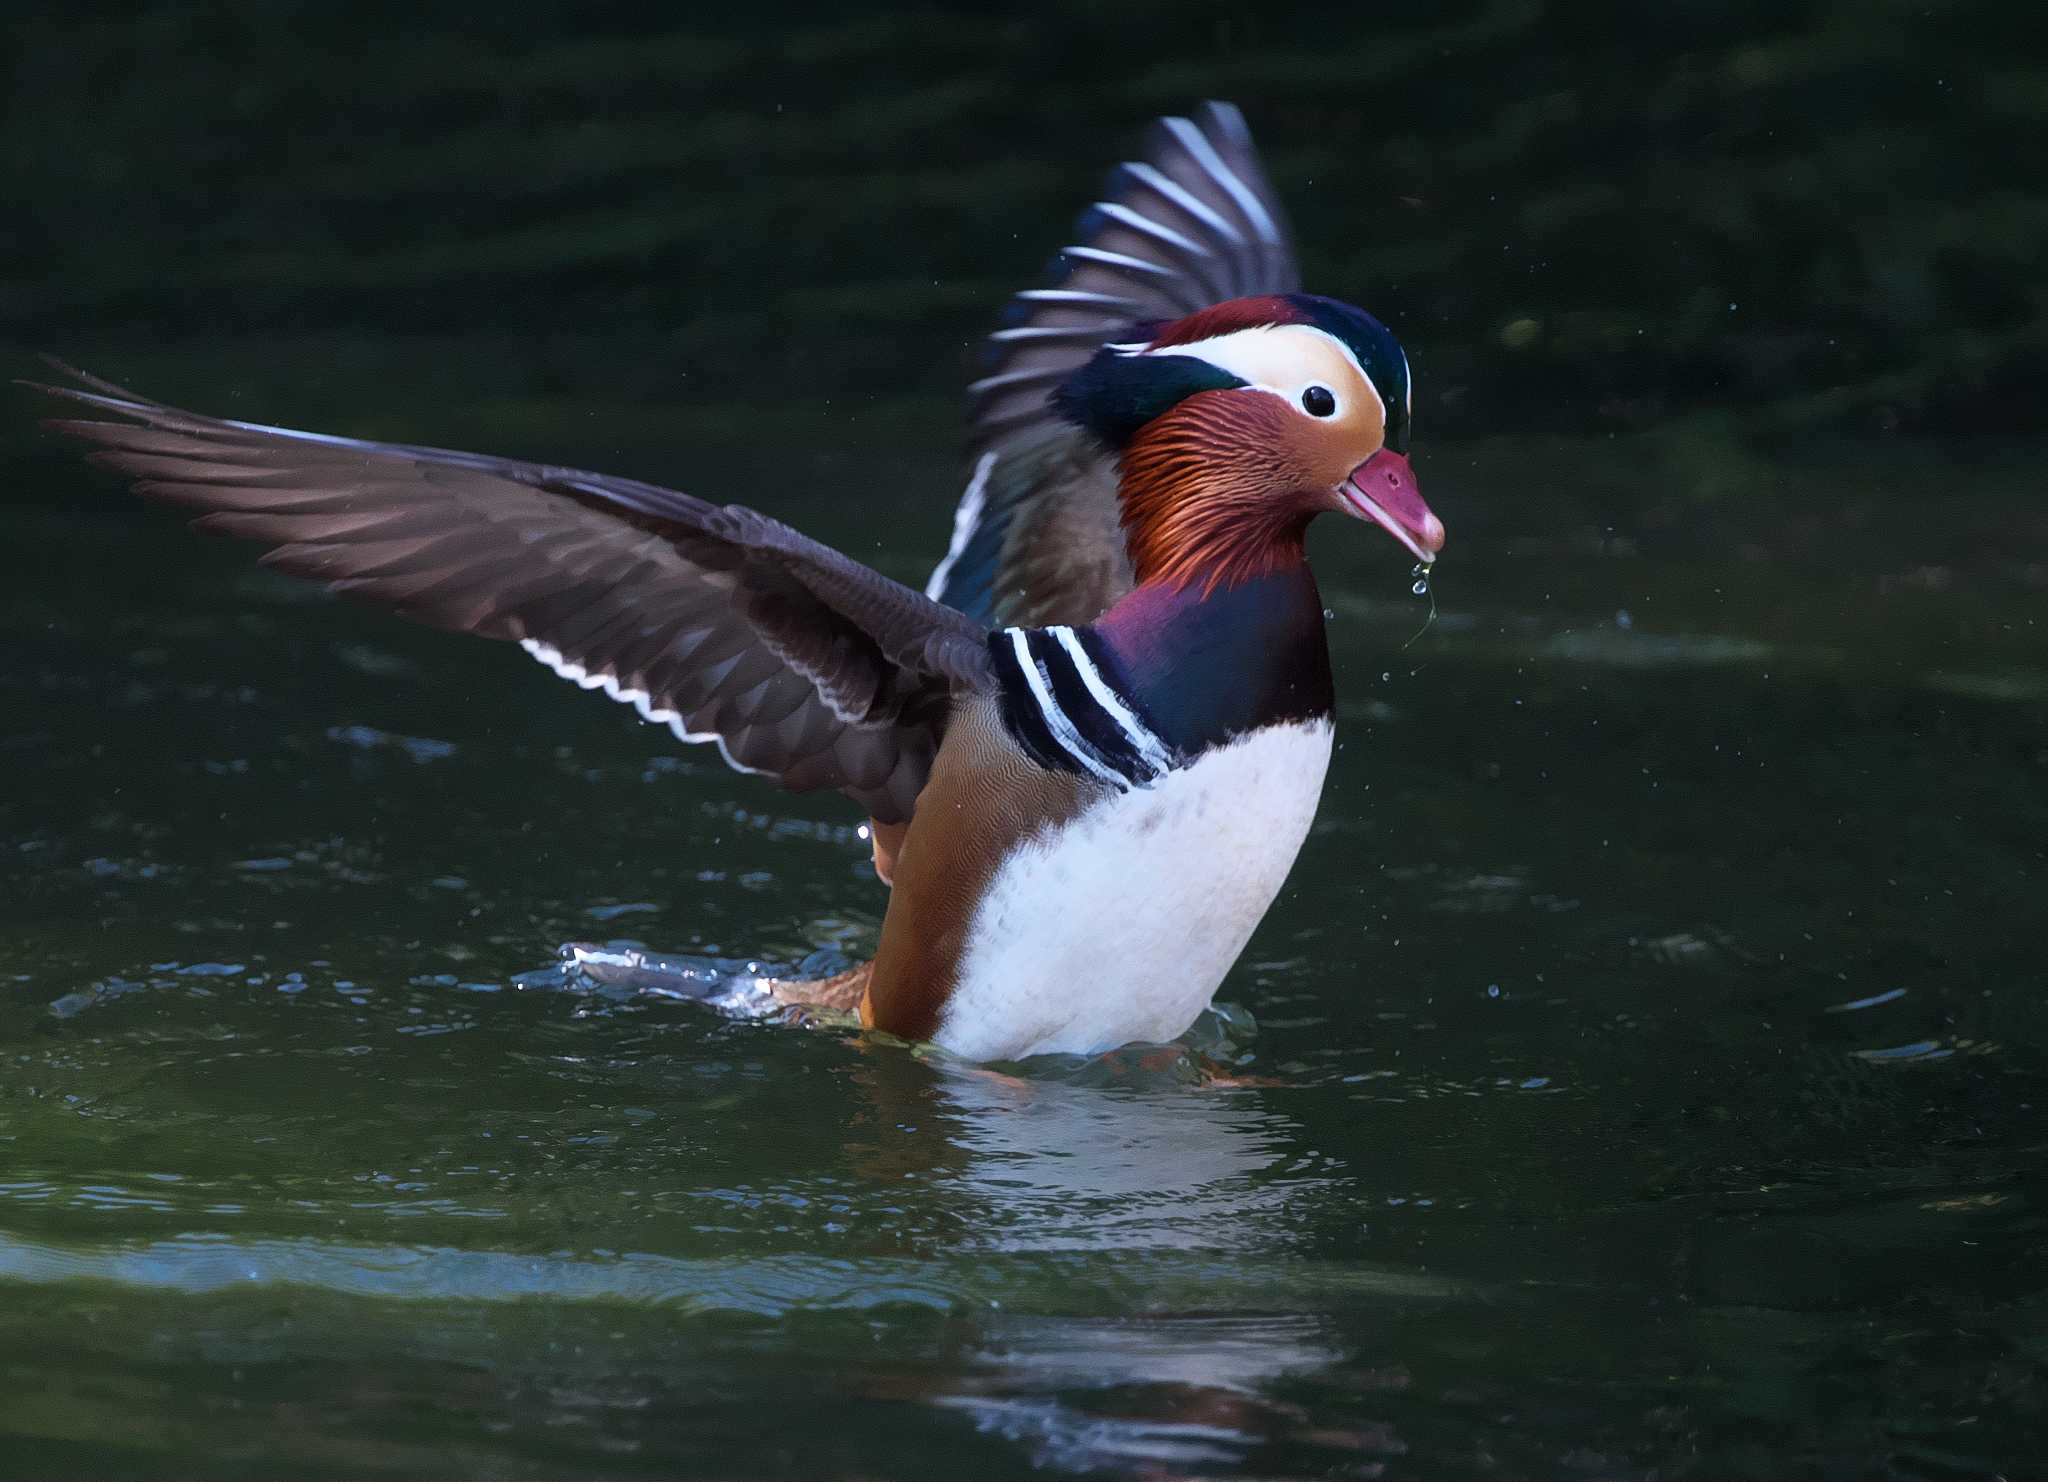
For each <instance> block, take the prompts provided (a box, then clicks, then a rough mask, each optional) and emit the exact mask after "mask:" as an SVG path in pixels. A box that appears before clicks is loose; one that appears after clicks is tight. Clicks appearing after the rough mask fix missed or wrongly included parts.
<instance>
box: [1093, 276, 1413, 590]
mask: <svg viewBox="0 0 2048 1482" xmlns="http://www.w3.org/2000/svg"><path fill="white" fill-rule="evenodd" d="M1144 334H1145V337H1144V338H1143V339H1135V338H1134V339H1133V340H1132V341H1131V342H1128V343H1123V344H1114V345H1106V346H1104V347H1103V348H1102V349H1101V350H1100V351H1098V352H1097V353H1096V355H1095V356H1094V357H1093V358H1092V359H1090V360H1089V361H1088V362H1087V364H1085V365H1083V366H1082V367H1081V369H1080V370H1078V371H1076V372H1075V373H1074V374H1073V375H1072V376H1070V377H1069V378H1068V379H1067V380H1066V381H1065V382H1064V383H1063V384H1062V385H1061V386H1060V387H1059V389H1058V390H1057V391H1055V392H1054V393H1053V404H1054V406H1055V408H1056V409H1057V410H1058V411H1059V413H1060V414H1061V415H1062V416H1063V417H1065V418H1066V419H1067V420H1068V421H1071V422H1074V423H1077V424H1079V425H1080V426H1082V427H1084V428H1086V429H1087V430H1089V431H1090V432H1092V433H1094V434H1095V435H1096V436H1097V437H1099V438H1100V439H1101V440H1102V441H1103V443H1104V444H1106V445H1107V446H1108V447H1109V449H1110V450H1111V451H1112V452H1114V453H1115V454H1116V456H1117V459H1118V468H1119V492H1120V495H1121V499H1122V504H1123V525H1124V531H1125V536H1126V539H1127V541H1128V543H1129V546H1130V552H1131V563H1132V567H1133V570H1134V573H1135V575H1136V578H1137V581H1138V583H1139V584H1140V585H1147V584H1150V583H1154V582H1163V583H1166V584H1168V585H1173V586H1184V585H1188V584H1190V583H1194V582H1200V583H1202V584H1203V586H1204V589H1205V590H1208V589H1213V588H1214V587H1216V586H1219V585H1221V586H1228V585H1232V584H1234V583H1236V582H1239V581H1243V580H1247V579H1249V578H1251V577H1254V576H1258V575H1261V574H1263V573H1265V572H1267V571H1270V570H1273V569H1275V568H1277V567H1279V566H1281V565H1284V564H1286V563H1288V562H1290V561H1298V560H1300V559H1302V539H1303V536H1304V534H1305V532H1306V530H1307V528H1308V522H1309V521H1310V520H1312V519H1314V518H1315V517H1316V516H1317V515H1319V514H1321V513H1323V512H1324V511H1326V510H1335V511H1341V512H1343V513H1345V514H1348V515H1352V516H1355V517H1357V518H1359V519H1365V520H1371V521H1372V522H1373V523H1375V524H1377V525H1379V526H1381V527H1382V528H1383V529H1385V530H1386V531H1387V532H1388V533H1389V534H1390V535H1392V536H1393V537H1394V538H1395V539H1396V540H1398V541H1400V542H1401V544H1402V545H1403V546H1405V547H1407V549H1408V550H1409V551H1410V552H1411V553H1412V554H1413V555H1414V556H1415V557H1416V559H1417V560H1420V561H1423V562H1429V561H1433V560H1435V559H1436V554H1437V552H1438V551H1439V550H1441V549H1442V548H1443V543H1444V527H1443V523H1442V521H1440V520H1438V519H1437V517H1436V516H1435V515H1434V514H1432V513H1430V510H1429V506H1428V505H1426V504H1424V503H1423V501H1422V495H1421V493H1420V492H1419V491H1418V490H1417V488H1416V485H1415V475H1414V473H1413V471H1411V470H1410V468H1409V466H1408V415H1409V385H1408V357H1407V356H1406V355H1405V354H1404V353H1403V352H1402V350H1401V346H1400V344H1399V342H1398V341H1396V340H1395V338H1394V336H1393V335H1392V334H1391V333H1390V332H1389V331H1388V329H1387V328H1386V326H1385V325H1383V324H1381V323H1380V322H1379V321H1378V320H1377V319H1374V318H1373V317H1372V316H1371V315H1370V314H1367V313H1365V312H1364V311H1363V310H1360V309H1355V308H1353V307H1352V306H1351V305H1349V304H1345V303H1340V302H1338V301H1337V300H1336V299H1330V298H1319V297H1316V296H1314V295H1311V294H1276V295H1271V296H1263V297H1258V298H1240V299H1231V300H1229V301H1228V302H1226V303H1221V304H1217V305H1215V306H1214V307H1212V308H1208V309H1204V310H1202V311H1201V312H1200V313H1198V314H1191V315H1189V316H1188V317H1186V318H1185V319H1178V320H1174V321H1171V322H1169V323H1164V324H1151V325H1146V326H1144Z"/></svg>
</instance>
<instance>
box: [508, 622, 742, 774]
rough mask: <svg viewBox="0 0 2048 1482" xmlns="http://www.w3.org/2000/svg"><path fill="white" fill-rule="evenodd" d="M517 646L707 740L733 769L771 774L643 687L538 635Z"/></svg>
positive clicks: (693, 738)
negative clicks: (740, 757)
mask: <svg viewBox="0 0 2048 1482" xmlns="http://www.w3.org/2000/svg"><path fill="white" fill-rule="evenodd" d="M519 646H520V647H521V648H523V649H525V650H526V651H527V652H528V653H530V654H532V655H533V656H534V657H535V658H536V659H539V660H540V661H541V662H542V663H543V664H545V665H547V666H548V668H550V669H552V670H554V671H555V673H557V674H559V675H560V676H561V677H562V678H564V679H566V680H568V681H569V682H570V683H571V684H573V685H575V686H577V687H578V688H579V689H586V690H603V691H604V692H605V693H606V694H607V695H609V696H611V697H612V698H613V699H614V700H618V701H621V702H623V703H625V704H627V705H631V706H632V707H633V708H634V709H635V710H637V711H639V712H640V715H641V718H642V719H644V720H649V721H653V722H654V723H655V724H657V725H665V726H667V727H668V728H669V730H670V731H672V732H674V733H675V737H676V739H677V740H678V741H689V742H692V743H694V744H697V745H702V744H703V743H705V742H707V741H708V742H710V743H711V744H712V745H713V746H716V747H717V748H718V754H719V755H720V756H721V757H723V758H724V759H725V764H726V765H727V766H728V767H731V768H732V769H733V770H734V771H735V772H745V773H747V774H748V775H749V776H751V777H772V776H773V775H774V773H772V772H769V771H768V770H766V769H765V768H762V767H750V766H748V765H747V764H746V763H745V762H743V761H740V760H738V759H737V758H735V757H734V756H733V754H732V749H731V748H730V747H728V746H727V745H726V744H725V737H723V736H721V735H719V734H718V733H717V732H716V731H692V730H690V729H688V728H687V727H686V726H684V724H683V718H682V716H680V715H678V714H677V713H676V712H675V711H673V710H670V709H669V708H668V707H667V706H665V705H657V704H655V703H654V697H653V696H651V695H649V694H648V693H647V691H645V690H638V689H631V688H629V687H627V686H625V685H622V684H620V683H619V677H618V676H617V675H616V674H608V673H606V672H604V671H602V670H600V671H598V672H597V673H595V674H593V673H591V671H590V670H588V669H586V668H584V667H583V666H582V665H581V664H579V663H577V662H576V661H575V660H574V659H570V658H565V657H564V656H563V654H562V651H561V650H560V649H558V648H556V647H555V646H554V645H553V644H552V643H543V642H541V641H540V640H539V639H538V638H522V639H520V640H519Z"/></svg>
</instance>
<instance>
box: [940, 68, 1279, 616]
mask: <svg viewBox="0 0 2048 1482" xmlns="http://www.w3.org/2000/svg"><path fill="white" fill-rule="evenodd" d="M1143 156H1144V157H1143V158H1142V159H1139V160H1134V161H1132V162H1130V163H1127V164H1123V165H1119V166H1117V168H1116V169H1114V170H1113V171H1111V172H1110V176H1109V181H1108V184H1107V186H1106V188H1105V189H1104V191H1103V192H1102V198H1101V199H1100V200H1098V201H1097V202H1096V203H1095V204H1094V205H1093V206H1091V207H1090V208H1089V209H1088V210H1087V211H1086V212H1084V213H1083V214H1082V216H1081V219H1080V224H1079V228H1078V232H1077V235H1078V240H1077V241H1076V242H1074V243H1073V244H1072V245H1071V246H1068V247H1066V248H1064V249H1062V250H1061V252H1060V253H1059V255H1058V256H1057V257H1056V258H1054V260H1053V264H1052V267H1051V269H1050V271H1049V275H1048V281H1047V283H1046V284H1045V285H1043V286H1041V287H1037V288H1029V289H1026V290H1025V291H1023V292H1022V293H1019V294H1017V295H1016V296H1015V297H1014V298H1012V299H1011V300H1010V303H1009V306H1008V308H1007V310H1006V312H1005V313H1004V316H1003V322H1002V325H1001V326H1000V327H999V328H998V329H996V330H995V331H994V332H993V333H991V334H990V335H989V336H988V338H987V340H986V341H985V342H984V345H983V348H982V356H981V361H982V363H981V375H980V376H979V377H978V378H977V379H975V381H974V382H973V383H972V384H971V385H970V386H969V387H968V388H967V391H968V425H969V435H968V452H969V458H970V460H971V467H972V473H973V476H972V477H971V478H970V480H969V482H968V486H967V489H966V491H965V492H964V493H963V494H962V496H961V500H960V507H959V510H958V512H957V513H956V515H955V517H954V537H953V540H952V542H951V543H950V545H949V546H948V548H947V552H946V558H945V560H944V561H943V562H941V563H940V565H939V567H938V569H937V570H935V571H934V572H933V573H932V577H931V581H930V583H929V584H928V585H927V586H926V589H925V590H926V592H927V594H928V595H929V596H931V597H933V598H935V599H936V600H938V601H941V602H944V603H946V604H947V605H949V606H951V607H955V608H957V609H959V610H960V611H961V612H964V613H966V614H968V615H969V616H971V617H973V618H975V619H976V620H977V621H980V622H982V623H985V624H987V625H989V626H992V627H1005V626H1018V625H1023V626H1029V625H1041V626H1042V625H1050V624H1058V623H1087V622H1090V621H1092V620H1093V619H1095V618H1096V617H1098V616H1100V615H1101V613H1102V610H1103V609H1104V608H1105V607H1107V606H1108V605H1109V604H1110V603H1112V602H1114V601H1115V600H1116V599H1117V598H1118V597H1120V596H1122V595H1123V593H1124V592H1126V591H1128V590H1129V589H1130V581H1131V576H1130V560H1129V557H1128V556H1127V554H1126V553H1125V551H1124V548H1123V534H1122V529H1121V526H1120V523H1119V520H1118V512H1117V507H1116V477H1115V471H1114V469H1113V467H1112V466H1111V464H1110V460H1109V459H1108V457H1107V456H1106V455H1105V454H1103V453H1102V452H1101V450H1100V449H1098V448H1096V447H1095V446H1094V444H1093V443H1092V442H1091V441H1090V440H1089V439H1088V438H1087V437H1086V435H1085V434H1083V433H1081V432H1080V431H1079V430H1078V429H1077V428H1074V427H1071V426H1069V425H1067V424H1065V423H1063V422H1061V421H1060V420H1059V419H1058V418H1057V417H1055V416H1054V415H1053V412H1052V410H1051V407H1050V405H1049V404H1048V397H1049V396H1050V395H1051V393H1052V391H1053V389H1054V388H1055V387H1057V386H1058V385H1059V384H1060V382H1062V381H1064V380H1065V379H1066V378H1067V377H1068V376H1070V375H1072V374H1073V373H1074V371H1076V370H1077V369H1079V368H1080V367H1081V366H1082V365H1083V364H1084V363H1085V362H1086V361H1087V360H1088V358H1089V357H1090V356H1092V355H1093V354H1094V353H1095V352H1096V351H1097V350H1099V349H1100V348H1101V347H1102V346H1104V345H1107V344H1118V343H1122V342H1125V341H1129V340H1133V339H1138V340H1143V339H1146V338H1149V336H1148V335H1146V334H1145V333H1144V332H1143V326H1147V325H1150V324H1154V323H1156V322H1158V321H1160V320H1171V319H1178V318H1181V317H1183V316H1185V315H1188V314H1193V313H1196V312H1198V311H1200V310H1202V309H1205V308H1208V307H1209V306H1210V305H1212V304H1216V303H1220V302H1222V301H1223V300H1226V299H1232V298H1241V297H1245V296H1247V295H1251V294H1270V293H1291V292H1293V291H1294V290H1296V289H1297V288H1299V287H1300V283H1301V274H1300V271H1299V269H1298V268H1297V267H1296V264H1295V259H1294V247H1293V242H1292V239H1291V237H1290V235H1289V232H1288V227H1287V213H1286V210H1285V208H1284V207H1283V206H1282V205H1281V203H1280V198H1279V195H1278V193H1277V192H1276V191H1275V190H1274V188H1273V183H1272V181H1271V180H1270V179H1269V178H1268V177H1267V175H1266V170H1265V166H1264V165H1263V164H1262V163H1261V162H1260V160H1259V153H1258V149H1257V146H1255V145H1254V144H1253V143H1252V137H1251V131H1250V130H1249V129H1248V128H1247V127H1246V126H1245V122H1244V117H1243V115H1242V114H1240V113H1239V112H1238V111H1237V109H1236V108H1234V107H1233V106H1231V105H1230V104H1228V103H1214V102H1212V103H1205V104H1203V105H1202V107H1201V108H1199V109H1197V110H1196V111H1195V113H1194V116H1193V117H1191V118H1166V119H1161V120H1159V122H1157V123H1156V124H1154V125H1153V127H1152V129H1151V130H1150V132H1149V133H1148V134H1147V135H1146V139H1145V147H1144V150H1143Z"/></svg>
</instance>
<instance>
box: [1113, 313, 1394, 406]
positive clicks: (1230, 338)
mask: <svg viewBox="0 0 2048 1482" xmlns="http://www.w3.org/2000/svg"><path fill="white" fill-rule="evenodd" d="M1302 336H1308V337H1311V339H1312V341H1313V342H1314V343H1315V344H1316V345H1318V346H1319V347H1322V348H1327V349H1331V350H1335V351H1336V352H1337V354H1338V355H1339V356H1340V357H1341V358H1342V360H1343V362H1344V363H1345V364H1346V365H1348V366H1349V367H1350V368H1351V370H1352V371H1353V372H1354V373H1356V375H1357V377H1358V380H1359V381H1360V382H1361V383H1362V384H1363V385H1364V386H1365V388H1366V393H1367V394H1368V395H1369V396H1371V397H1372V404H1373V405H1374V406H1376V407H1378V408H1379V413H1380V420H1381V421H1382V422H1385V421H1386V419H1387V403H1386V398H1385V397H1384V396H1382V395H1381V394H1380V389H1379V387H1378V386H1376V385H1374V384H1373V379H1372V376H1371V375H1370V374H1369V373H1368V372H1367V371H1366V369H1365V367H1364V366H1363V365H1362V364H1360V362H1359V359H1358V356H1357V355H1356V354H1354V353H1353V351H1352V349H1351V347H1350V346H1349V345H1347V344H1345V343H1344V342H1343V341H1342V340H1340V339H1338V338H1337V337H1336V336H1335V335H1333V334H1331V333H1330V332H1329V331H1328V330H1324V329H1318V328H1317V327H1316V326H1314V325H1312V324H1274V325H1262V326H1260V327H1258V328H1256V329H1239V330H1233V331H1231V332H1230V333H1229V334H1220V335H1213V336H1211V337H1210V338H1208V339H1206V340H1194V341H1191V342H1190V343H1188V344H1184V345H1162V346H1160V347H1159V348H1158V349H1156V350H1154V349H1148V350H1145V351H1143V352H1142V353H1144V354H1147V355H1187V356H1192V357H1193V358H1195V359H1197V360H1205V361H1207V362H1208V363H1209V364H1211V365H1213V366H1215V367H1216V368H1217V369H1218V370H1222V371H1227V372H1229V373H1230V374H1231V375H1233V376H1235V377H1237V379H1238V380H1240V381H1243V382H1244V383H1245V385H1246V386H1247V387H1248V388H1249V389H1251V390H1254V391H1265V392H1270V393H1271V394H1272V395H1274V396H1278V397H1280V398H1282V399H1283V400H1287V401H1291V402H1293V404H1294V407H1295V410H1296V411H1301V410H1302V407H1301V400H1300V398H1301V393H1302V392H1303V391H1305V390H1307V389H1308V388H1309V387H1310V386H1325V387H1328V389H1329V390H1330V392H1331V394H1332V395H1334V396H1336V398H1337V404H1338V411H1337V412H1336V413H1333V414H1332V415H1341V414H1342V412H1343V409H1344V407H1345V405H1346V403H1347V400H1348V398H1347V397H1346V396H1345V395H1344V394H1343V393H1342V392H1341V391H1339V390H1338V388H1337V387H1335V386H1332V385H1330V382H1329V379H1328V377H1327V375H1321V376H1311V377H1309V378H1307V379H1303V380H1295V379H1294V378H1293V377H1292V376H1285V372H1286V371H1287V370H1288V369H1294V370H1296V371H1298V370H1299V369H1300V359H1299V358H1297V356H1290V355H1288V354H1287V353H1286V352H1287V344H1288V339H1289V338H1295V339H1298V338H1299V337H1302ZM1298 353H1299V352H1298ZM1289 360H1292V361H1293V362H1294V364H1293V365H1292V366H1290V365H1288V364H1287V362H1288V361H1289ZM1276 370H1278V371H1281V372H1282V376H1283V377H1284V379H1283V378H1282V377H1275V376H1274V375H1273V374H1272V372H1274V371H1276Z"/></svg>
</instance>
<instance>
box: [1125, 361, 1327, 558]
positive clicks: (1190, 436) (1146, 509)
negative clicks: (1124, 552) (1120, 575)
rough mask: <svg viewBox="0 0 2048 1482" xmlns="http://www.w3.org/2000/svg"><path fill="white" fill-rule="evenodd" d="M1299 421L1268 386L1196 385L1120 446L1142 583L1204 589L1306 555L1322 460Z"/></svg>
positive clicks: (1320, 505) (1320, 502)
mask: <svg viewBox="0 0 2048 1482" xmlns="http://www.w3.org/2000/svg"><path fill="white" fill-rule="evenodd" d="M1316 454H1317V449H1315V448H1314V447H1313V446H1311V444H1310V440H1309V439H1308V438H1307V437H1306V436H1305V435H1304V429H1303V427H1302V425H1301V418H1300V417H1299V416H1297V415H1296V414H1295V413H1294V411H1293V410H1292V409H1291V408H1290V407H1288V406H1287V404H1286V403H1284V402H1283V401H1281V400H1280V399H1279V398H1278V397H1276V396H1270V395H1267V394H1265V393H1264V392H1245V391H1202V392H1197V393H1196V394H1195V395H1193V396H1190V397H1189V398H1187V400H1185V401H1183V402H1181V403H1180V404H1179V405H1178V406H1176V407H1175V408H1174V409H1173V410H1172V411H1170V412H1167V413H1166V414H1165V415H1164V416H1161V417H1158V418H1156V419H1154V420H1153V421H1152V422H1150V423H1148V424H1147V425H1146V426H1145V427H1143V428H1141V429H1140V430H1139V431H1138V433H1137V434H1136V435H1135V436H1133V437H1132V438H1131V440H1130V442H1129V443H1128V444H1126V445H1125V447H1124V450H1123V525H1124V532H1125V537H1126V539H1127V540H1128V542H1129V545H1130V552H1131V566H1132V571H1133V574H1134V575H1135V576H1136V578H1137V581H1138V583H1139V585H1141V586H1146V585H1151V584H1153V583H1161V584H1164V585H1166V586H1170V587H1184V586H1188V585H1191V584H1193V583H1195V582H1200V583H1201V584H1202V593H1203V595H1204V596H1206V595H1208V594H1209V593H1210V592H1212V591H1214V590H1215V589H1216V588H1218V587H1229V586H1235V585H1236V584H1238V583H1239V582H1243V581H1248V580H1250V579H1251V578H1253V577H1257V576H1263V575H1265V574H1267V573H1268V572H1271V571H1274V570H1277V569H1279V568H1280V567H1283V566H1285V565H1288V564H1290V563H1292V562H1295V561H1299V560H1301V559H1302V558H1303V548H1302V537H1303V535H1304V533H1305V532H1306V531H1307V528H1308V522H1309V521H1310V519H1312V518H1313V517H1314V516H1315V515H1316V514H1318V513H1319V512H1320V511H1321V510H1323V509H1325V508H1327V507H1328V506H1327V503H1326V501H1325V499H1324V498H1322V497H1321V496H1320V495H1319V494H1318V492H1317V491H1319V490H1321V489H1323V488H1325V487H1326V486H1328V485H1331V484H1334V482H1335V479H1336V478H1339V477H1342V472H1341V471H1340V472H1339V473H1338V474H1336V475H1334V476H1332V477H1331V478H1329V479H1324V478H1322V477H1321V475H1322V474H1323V472H1324V470H1323V469H1321V468H1320V467H1319V466H1318V465H1320V464H1321V463H1323V462H1325V461H1326V460H1325V459H1323V458H1320V457H1318V456H1316Z"/></svg>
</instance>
